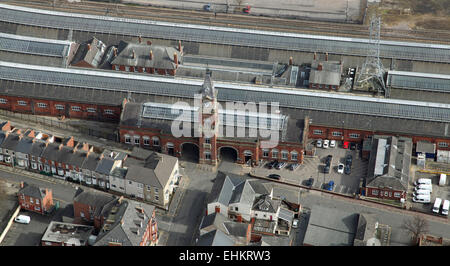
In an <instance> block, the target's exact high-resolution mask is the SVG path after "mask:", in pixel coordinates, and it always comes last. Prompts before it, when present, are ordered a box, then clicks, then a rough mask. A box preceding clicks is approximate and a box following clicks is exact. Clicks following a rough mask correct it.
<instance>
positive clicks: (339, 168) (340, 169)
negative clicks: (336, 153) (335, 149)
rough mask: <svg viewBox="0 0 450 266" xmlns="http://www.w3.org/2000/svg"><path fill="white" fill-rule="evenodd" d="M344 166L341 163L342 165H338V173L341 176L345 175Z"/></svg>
mask: <svg viewBox="0 0 450 266" xmlns="http://www.w3.org/2000/svg"><path fill="white" fill-rule="evenodd" d="M344 167H345V166H344V164H343V163H340V164H338V168H337V172H338V173H339V174H343V173H344Z"/></svg>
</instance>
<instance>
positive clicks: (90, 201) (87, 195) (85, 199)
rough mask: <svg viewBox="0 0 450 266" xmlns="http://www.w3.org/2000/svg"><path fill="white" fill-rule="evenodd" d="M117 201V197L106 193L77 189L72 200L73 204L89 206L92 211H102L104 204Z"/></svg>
mask: <svg viewBox="0 0 450 266" xmlns="http://www.w3.org/2000/svg"><path fill="white" fill-rule="evenodd" d="M115 200H117V197H116V196H114V195H111V194H108V193H103V192H100V191H94V190H83V189H82V188H78V190H77V191H76V192H75V196H74V198H73V201H74V202H78V203H82V204H85V205H89V206H91V207H92V208H93V209H95V210H97V209H102V208H103V207H104V206H105V205H106V204H108V203H110V202H112V201H115Z"/></svg>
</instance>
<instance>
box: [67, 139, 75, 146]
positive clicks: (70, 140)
mask: <svg viewBox="0 0 450 266" xmlns="http://www.w3.org/2000/svg"><path fill="white" fill-rule="evenodd" d="M74 144H75V143H74V139H73V136H70V137H69V139H68V140H66V146H67V147H72V148H73V145H74Z"/></svg>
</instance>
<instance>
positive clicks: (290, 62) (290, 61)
mask: <svg viewBox="0 0 450 266" xmlns="http://www.w3.org/2000/svg"><path fill="white" fill-rule="evenodd" d="M293 64H294V59H293V58H292V56H291V57H289V65H290V66H292V65H293Z"/></svg>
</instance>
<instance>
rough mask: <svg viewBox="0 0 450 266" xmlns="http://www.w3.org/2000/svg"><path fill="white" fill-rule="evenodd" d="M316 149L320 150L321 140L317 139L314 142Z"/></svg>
mask: <svg viewBox="0 0 450 266" xmlns="http://www.w3.org/2000/svg"><path fill="white" fill-rule="evenodd" d="M316 147H317V148H322V139H318V140H317V142H316Z"/></svg>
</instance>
